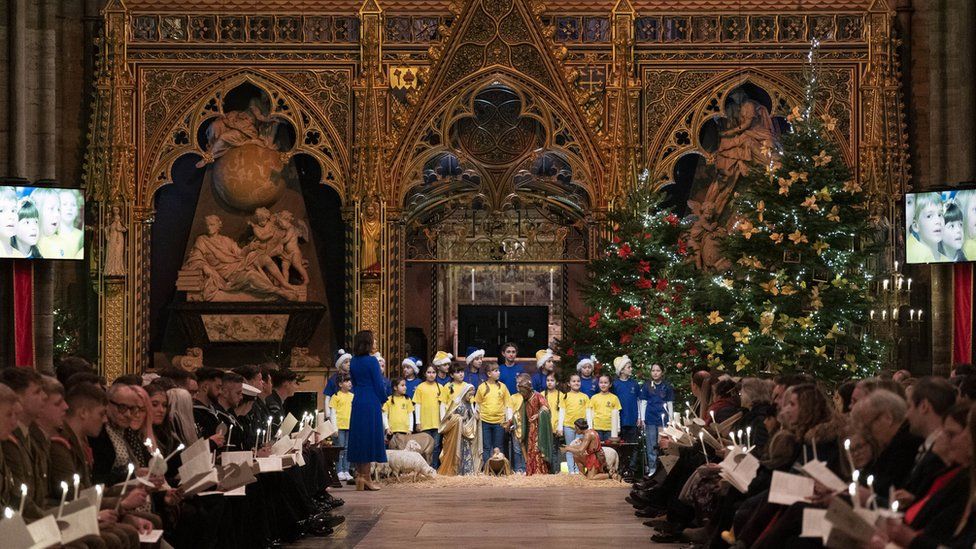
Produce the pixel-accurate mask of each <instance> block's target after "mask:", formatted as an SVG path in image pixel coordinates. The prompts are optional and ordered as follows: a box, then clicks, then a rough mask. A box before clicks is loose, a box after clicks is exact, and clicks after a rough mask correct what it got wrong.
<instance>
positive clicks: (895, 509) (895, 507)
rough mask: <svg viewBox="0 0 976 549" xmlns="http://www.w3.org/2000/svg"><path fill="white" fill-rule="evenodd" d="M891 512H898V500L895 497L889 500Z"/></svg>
mask: <svg viewBox="0 0 976 549" xmlns="http://www.w3.org/2000/svg"><path fill="white" fill-rule="evenodd" d="M891 512H892V513H897V512H898V500H897V499H896V500H894V501H892V502H891Z"/></svg>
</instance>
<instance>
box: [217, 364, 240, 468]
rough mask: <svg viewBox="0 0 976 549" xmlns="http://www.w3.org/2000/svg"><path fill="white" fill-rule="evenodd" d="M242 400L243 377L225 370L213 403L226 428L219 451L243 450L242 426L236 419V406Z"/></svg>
mask: <svg viewBox="0 0 976 549" xmlns="http://www.w3.org/2000/svg"><path fill="white" fill-rule="evenodd" d="M243 400H244V378H243V377H242V376H241V375H240V374H236V373H234V372H226V373H225V374H224V379H223V381H222V382H221V384H220V393H219V394H218V395H217V401H216V402H214V403H213V410H214V412H215V413H216V414H217V418H218V419H220V422H221V423H222V424H223V425H224V426H225V427H226V428H227V430H226V433H227V434H226V435H225V436H224V446H223V447H221V448H220V449H219V450H220V451H227V450H235V449H237V450H243V449H244V448H245V447H244V442H245V434H244V426H243V425H241V422H240V421H239V420H238V419H237V408H238V406H240V405H241V403H242V402H243Z"/></svg>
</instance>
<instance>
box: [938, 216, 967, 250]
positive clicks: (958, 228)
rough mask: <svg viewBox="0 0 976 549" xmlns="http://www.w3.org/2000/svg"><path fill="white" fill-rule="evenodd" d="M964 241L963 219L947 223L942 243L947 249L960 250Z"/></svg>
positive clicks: (943, 231)
mask: <svg viewBox="0 0 976 549" xmlns="http://www.w3.org/2000/svg"><path fill="white" fill-rule="evenodd" d="M962 243H963V230H962V221H953V222H951V223H946V224H945V228H943V230H942V245H943V246H944V247H945V248H947V249H951V250H953V251H958V250H961V249H962Z"/></svg>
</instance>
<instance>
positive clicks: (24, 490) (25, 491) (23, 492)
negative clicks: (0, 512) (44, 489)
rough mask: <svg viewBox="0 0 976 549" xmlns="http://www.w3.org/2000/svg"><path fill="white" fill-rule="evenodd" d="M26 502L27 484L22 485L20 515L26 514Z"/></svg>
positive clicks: (18, 510)
mask: <svg viewBox="0 0 976 549" xmlns="http://www.w3.org/2000/svg"><path fill="white" fill-rule="evenodd" d="M25 501H27V485H26V484H21V485H20V507H18V508H17V514H18V515H23V514H24V502H25Z"/></svg>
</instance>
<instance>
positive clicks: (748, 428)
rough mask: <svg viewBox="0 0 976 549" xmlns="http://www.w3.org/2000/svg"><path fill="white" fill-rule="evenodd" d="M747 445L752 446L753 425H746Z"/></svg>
mask: <svg viewBox="0 0 976 549" xmlns="http://www.w3.org/2000/svg"><path fill="white" fill-rule="evenodd" d="M746 447H747V448H752V425H748V426H746Z"/></svg>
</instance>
